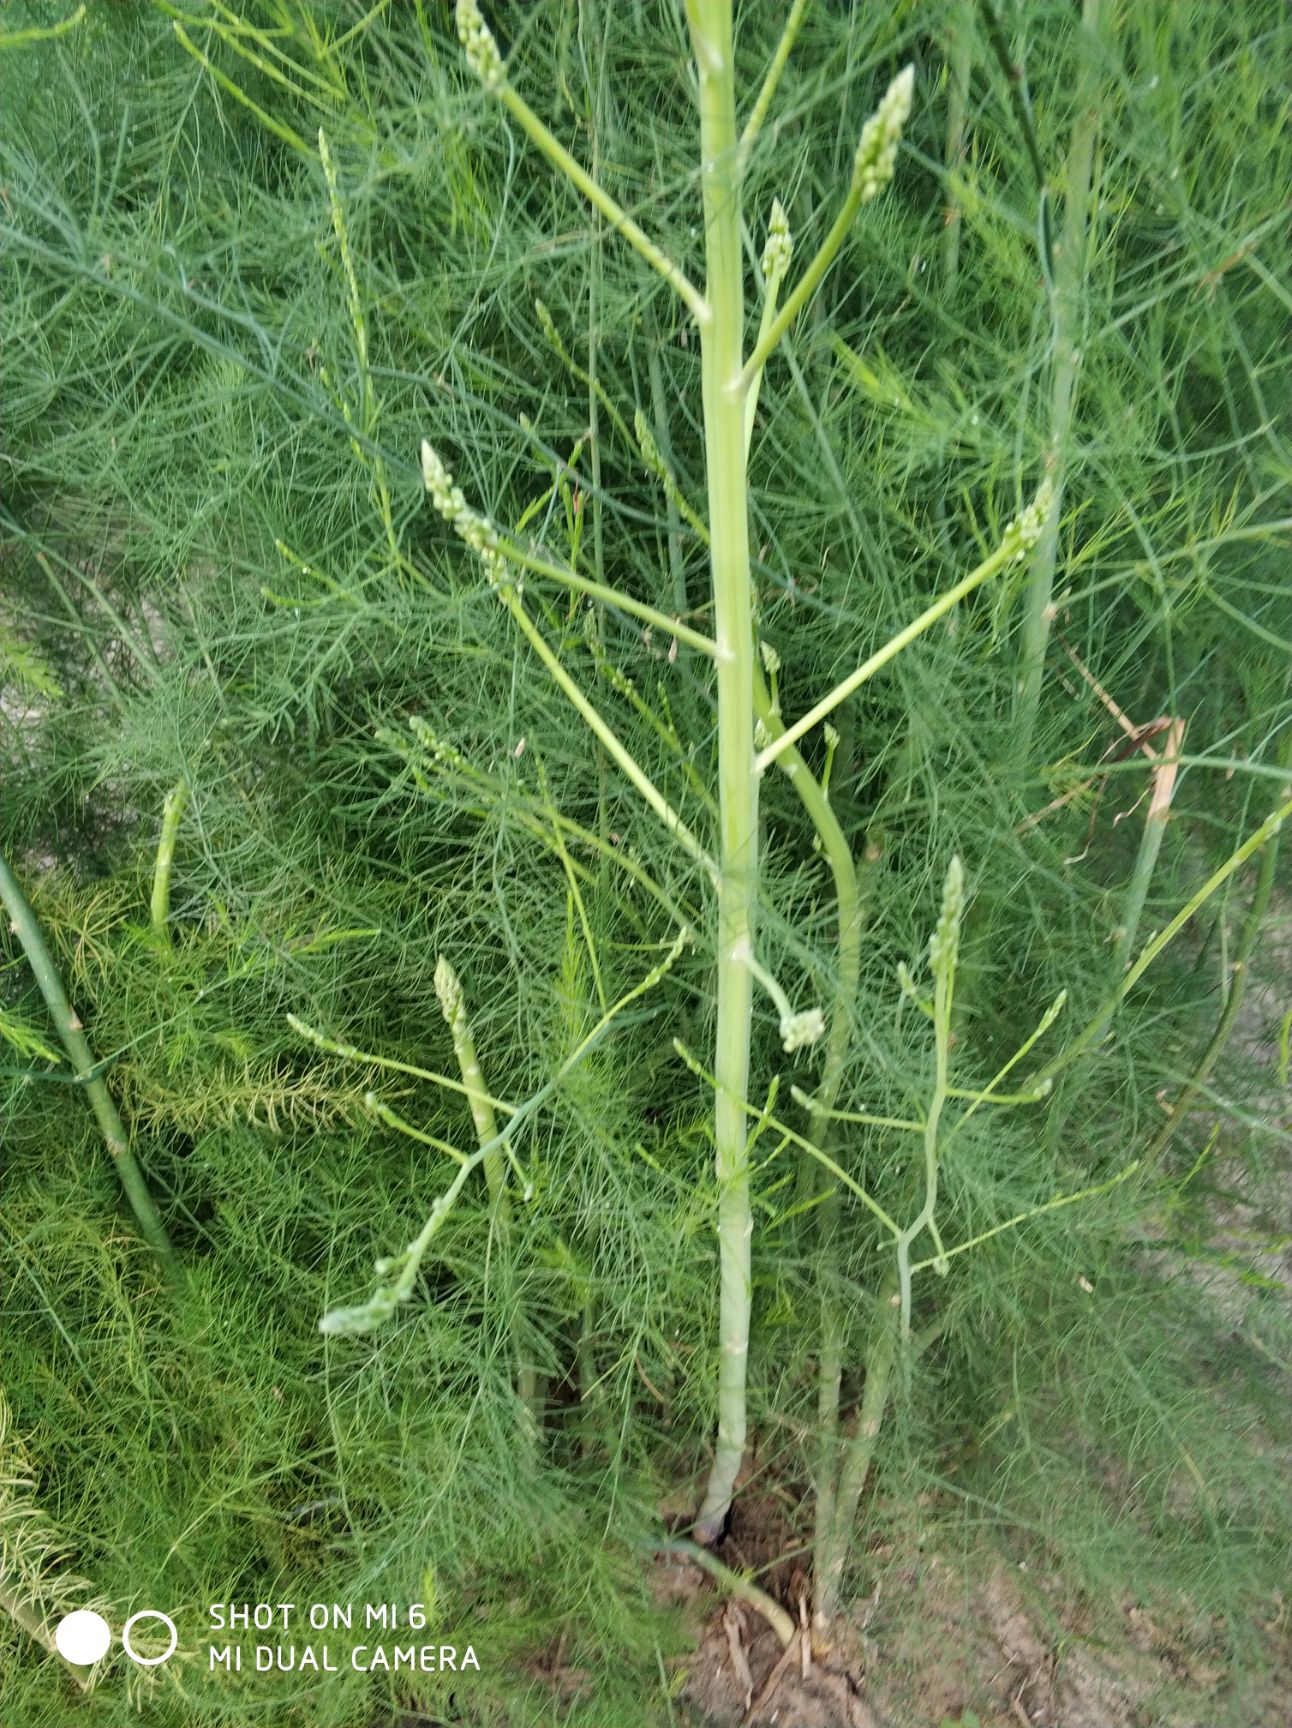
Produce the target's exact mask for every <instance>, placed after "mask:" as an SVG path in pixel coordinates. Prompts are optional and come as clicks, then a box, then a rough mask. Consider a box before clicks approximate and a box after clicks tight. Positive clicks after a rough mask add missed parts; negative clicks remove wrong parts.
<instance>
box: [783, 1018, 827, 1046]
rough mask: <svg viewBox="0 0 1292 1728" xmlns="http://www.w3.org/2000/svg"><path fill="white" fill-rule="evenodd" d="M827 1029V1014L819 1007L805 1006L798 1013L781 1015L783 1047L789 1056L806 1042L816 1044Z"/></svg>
mask: <svg viewBox="0 0 1292 1728" xmlns="http://www.w3.org/2000/svg"><path fill="white" fill-rule="evenodd" d="M824 1031H825V1015H824V1014H823V1013H822V1012H821V1010H820V1009H819V1008H805V1009H803V1010H802V1012H801V1013H798V1014H783V1015H782V1016H781V1047H782V1049H783V1050H784V1051H785V1054H786V1055H787V1056H790V1055H793V1053H794V1051H795V1050H799V1049H801V1048H802V1047H803V1045H804V1044H815V1043H816V1041H817V1039H818V1038H820V1036H821V1034H822V1033H823V1032H824Z"/></svg>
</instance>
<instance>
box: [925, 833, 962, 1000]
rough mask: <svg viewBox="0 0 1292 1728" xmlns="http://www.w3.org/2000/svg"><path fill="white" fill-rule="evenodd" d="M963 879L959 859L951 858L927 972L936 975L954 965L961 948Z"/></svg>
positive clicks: (931, 944)
mask: <svg viewBox="0 0 1292 1728" xmlns="http://www.w3.org/2000/svg"><path fill="white" fill-rule="evenodd" d="M964 903H965V876H964V870H963V868H962V867H961V864H960V860H959V858H952V860H951V863H950V866H949V867H948V869H947V879H946V882H945V883H944V885H943V888H942V911H941V913H940V915H939V917H938V924H937V929H936V930H935V931H934V932H933V934H932V936H931V937H930V938H929V970H930V971H931V972H932V973H934V975H935V976H936V974H937V973H938V972H940V971H942V970H943V969H944V968H947V967H950V966H954V965H955V960H956V954H957V952H958V950H959V947H960V916H961V913H962V912H963V911H964Z"/></svg>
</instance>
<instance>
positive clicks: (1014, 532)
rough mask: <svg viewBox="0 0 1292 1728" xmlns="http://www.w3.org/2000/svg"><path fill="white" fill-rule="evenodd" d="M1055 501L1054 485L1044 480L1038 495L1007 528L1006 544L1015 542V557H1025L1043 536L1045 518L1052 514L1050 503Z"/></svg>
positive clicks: (1037, 491) (1037, 490) (1038, 489)
mask: <svg viewBox="0 0 1292 1728" xmlns="http://www.w3.org/2000/svg"><path fill="white" fill-rule="evenodd" d="M1053 502H1054V487H1053V486H1052V485H1051V484H1050V482H1049V481H1048V480H1042V482H1041V484H1040V485H1039V486H1038V487H1037V489H1036V497H1035V498H1033V500H1032V502H1031V503H1030V504H1029V505H1028V507H1027V509H1026V510H1024V511H1023V513H1022V514H1021V515H1019V516H1016V517H1015V518H1014V520H1013V521H1012V522H1011V523H1010V524H1009V526H1008V527H1007V528H1006V530H1005V544H1006V545H1009V544H1010V543H1011V542H1013V543H1014V553H1013V555H1014V557H1015V558H1025V557H1026V556H1027V554H1028V553H1029V552H1030V551H1031V550H1032V548H1033V546H1035V545H1036V542H1037V541H1038V540H1039V539H1040V538H1041V529H1042V528H1043V527H1044V526H1045V518H1046V517H1047V516H1048V515H1049V514H1050V505H1051V504H1052V503H1053Z"/></svg>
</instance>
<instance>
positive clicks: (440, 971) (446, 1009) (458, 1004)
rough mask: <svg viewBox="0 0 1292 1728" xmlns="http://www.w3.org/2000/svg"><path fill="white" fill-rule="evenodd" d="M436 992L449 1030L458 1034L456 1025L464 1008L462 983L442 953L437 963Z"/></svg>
mask: <svg viewBox="0 0 1292 1728" xmlns="http://www.w3.org/2000/svg"><path fill="white" fill-rule="evenodd" d="M435 994H436V995H437V996H438V997H439V999H440V1013H441V1014H443V1016H444V1019H445V1022H446V1024H447V1025H448V1027H449V1030H450V1031H452V1032H454V1033H455V1034H456V1030H457V1028H456V1025H455V1022H456V1021H457V1019H458V1017H459V1015H461V1014H462V1013H463V1008H462V985H461V984H460V983H459V982H458V975H457V973H456V972H455V971H454V970H453V967H452V966H451V965H450V963H449V962H448V961H447V960H446V959H445V958H444V956H443V955H442V954H441V955H440V957H439V959H438V960H437V961H436V963H435Z"/></svg>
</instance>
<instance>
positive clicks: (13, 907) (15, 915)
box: [0, 853, 179, 1282]
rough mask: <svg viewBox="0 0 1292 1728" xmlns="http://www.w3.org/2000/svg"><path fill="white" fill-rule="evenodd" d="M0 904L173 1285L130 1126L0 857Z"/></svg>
mask: <svg viewBox="0 0 1292 1728" xmlns="http://www.w3.org/2000/svg"><path fill="white" fill-rule="evenodd" d="M0 902H3V904H4V908H5V911H6V912H7V913H8V915H9V928H10V930H11V931H12V932H13V934H14V935H15V936H16V937H17V938H18V940H19V942H21V944H22V947H23V952H24V953H25V954H26V956H27V962H28V964H29V965H30V967H31V969H32V971H33V972H34V973H35V975H36V982H37V984H39V985H40V991H41V995H42V996H44V998H45V1004H46V1006H47V1007H48V1009H49V1013H50V1018H51V1019H52V1020H53V1022H54V1025H55V1028H56V1029H57V1031H58V1035H59V1037H60V1038H61V1039H62V1041H63V1048H64V1049H65V1050H66V1051H67V1054H68V1056H69V1058H70V1059H71V1063H72V1067H73V1068H74V1069H75V1071H76V1077H77V1079H78V1080H79V1081H80V1083H81V1084H82V1085H83V1086H84V1087H85V1091H86V1094H87V1096H88V1098H89V1100H90V1107H91V1109H92V1110H93V1111H94V1115H95V1119H96V1120H97V1122H98V1124H99V1127H100V1129H101V1130H102V1132H103V1138H104V1141H105V1143H106V1145H107V1148H108V1151H109V1152H110V1153H111V1155H112V1160H113V1162H114V1163H115V1165H116V1167H117V1174H118V1176H119V1177H120V1179H121V1186H122V1187H123V1188H124V1189H125V1192H126V1198H127V1199H128V1200H129V1202H130V1207H131V1210H132V1211H133V1212H134V1215H135V1218H136V1219H137V1221H138V1224H139V1229H140V1231H141V1233H142V1235H143V1238H144V1240H145V1241H146V1242H147V1244H148V1246H149V1247H150V1248H151V1249H152V1251H153V1253H154V1254H155V1255H156V1257H157V1260H158V1262H159V1264H160V1265H161V1267H162V1269H163V1271H164V1272H165V1273H166V1275H167V1277H168V1278H169V1279H170V1280H171V1281H172V1282H177V1281H178V1279H179V1264H178V1262H177V1260H176V1258H175V1249H174V1247H173V1245H172V1243H171V1240H170V1237H169V1236H168V1235H167V1234H166V1226H165V1225H164V1224H163V1223H162V1221H161V1215H160V1213H159V1212H158V1210H157V1207H156V1205H155V1203H154V1201H153V1197H152V1195H151V1194H150V1193H149V1192H148V1185H147V1183H146V1182H145V1181H144V1176H143V1172H142V1171H141V1170H140V1168H139V1166H138V1164H137V1163H136V1162H135V1155H134V1153H133V1151H132V1150H131V1147H130V1139H129V1136H128V1135H127V1133H126V1129H125V1124H124V1123H123V1122H122V1120H121V1117H120V1115H119V1114H118V1112H117V1107H116V1105H115V1104H114V1103H113V1101H112V1095H111V1093H110V1092H109V1091H108V1088H107V1085H106V1083H105V1081H104V1079H103V1076H102V1075H101V1074H99V1073H97V1072H96V1070H95V1061H94V1054H93V1052H92V1051H91V1049H90V1045H89V1040H88V1039H87V1038H86V1036H85V1029H84V1027H83V1025H82V1023H81V1020H80V1018H79V1017H78V1015H77V1013H76V1011H75V1009H74V1008H73V1007H72V1004H71V1003H70V1002H69V1001H68V999H67V992H66V991H65V990H64V989H63V981H62V979H61V978H60V977H59V974H58V968H57V967H56V966H55V964H54V958H53V955H52V954H51V953H50V951H49V949H48V947H47V946H46V943H45V937H44V934H43V932H42V930H41V928H40V925H39V923H38V922H37V920H36V915H35V913H34V912H33V911H32V909H31V907H30V906H29V905H28V904H27V899H26V896H25V895H24V894H23V891H22V889H21V888H20V887H19V885H18V879H17V877H16V876H14V874H13V872H12V871H11V870H10V868H9V864H8V861H7V860H6V858H5V857H4V855H3V854H2V853H0Z"/></svg>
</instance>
